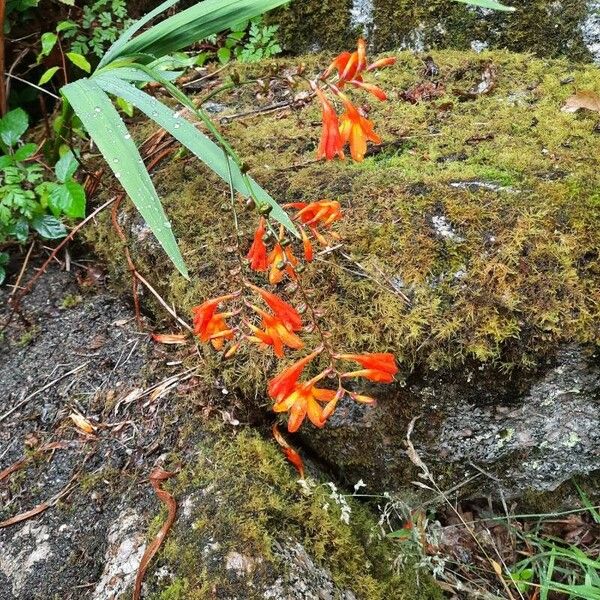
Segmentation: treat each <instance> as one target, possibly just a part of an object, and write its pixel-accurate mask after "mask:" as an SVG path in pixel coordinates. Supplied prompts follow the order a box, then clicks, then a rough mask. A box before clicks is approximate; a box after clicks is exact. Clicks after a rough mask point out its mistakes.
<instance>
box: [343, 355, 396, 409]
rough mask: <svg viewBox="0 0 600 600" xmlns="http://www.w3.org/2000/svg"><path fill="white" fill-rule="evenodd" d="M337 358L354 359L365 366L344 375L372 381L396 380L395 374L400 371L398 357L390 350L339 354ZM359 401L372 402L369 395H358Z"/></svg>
mask: <svg viewBox="0 0 600 600" xmlns="http://www.w3.org/2000/svg"><path fill="white" fill-rule="evenodd" d="M336 358H341V359H343V360H352V361H354V362H357V363H358V364H359V365H361V366H362V367H364V369H360V370H358V371H351V372H348V373H343V374H342V377H365V378H366V379H370V380H371V381H377V382H380V383H390V382H392V381H393V380H394V375H395V374H396V373H397V372H398V367H397V365H396V359H395V358H394V355H393V354H390V353H389V352H385V353H374V354H339V355H337V356H336ZM355 399H357V400H358V401H359V402H366V403H368V404H369V403H371V400H372V399H371V398H368V396H358V397H357V398H355Z"/></svg>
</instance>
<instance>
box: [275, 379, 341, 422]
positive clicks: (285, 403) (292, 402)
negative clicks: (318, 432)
mask: <svg viewBox="0 0 600 600" xmlns="http://www.w3.org/2000/svg"><path fill="white" fill-rule="evenodd" d="M328 374H329V369H326V370H325V371H323V372H322V373H319V374H318V375H317V376H316V377H313V378H312V379H311V380H309V381H307V382H306V383H302V384H296V385H295V387H294V389H293V390H292V392H291V393H290V394H289V395H288V396H287V397H285V398H284V399H283V400H282V401H281V402H277V403H276V404H275V405H274V406H273V411H274V412H288V411H289V413H290V414H289V418H288V431H289V432H290V433H293V432H294V431H298V429H300V426H301V425H302V422H303V421H304V419H305V417H308V419H309V421H310V422H311V423H312V424H313V425H314V426H315V427H323V426H324V425H325V421H326V419H325V418H324V416H323V409H322V408H321V405H320V404H319V402H326V403H329V402H331V401H332V400H333V399H334V398H335V397H336V395H337V393H338V392H337V391H336V390H326V389H321V388H317V387H315V383H317V382H318V381H320V380H321V379H323V377H326V376H327V375H328Z"/></svg>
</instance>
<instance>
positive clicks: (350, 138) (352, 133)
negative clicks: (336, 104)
mask: <svg viewBox="0 0 600 600" xmlns="http://www.w3.org/2000/svg"><path fill="white" fill-rule="evenodd" d="M339 96H340V98H341V100H342V102H343V103H344V107H345V108H346V112H344V114H343V115H342V116H341V117H340V135H341V136H342V140H343V142H344V144H345V143H346V142H349V143H350V154H351V155H352V158H353V159H354V160H355V161H357V162H360V161H362V160H363V158H364V156H365V152H366V151H367V140H371V141H372V142H375V143H376V144H380V143H381V138H380V137H379V136H378V135H377V134H376V133H375V132H374V131H373V124H372V123H371V121H369V120H368V119H366V118H365V117H363V116H362V115H361V114H360V113H359V112H358V109H357V108H356V107H355V106H354V105H353V104H352V102H350V100H349V99H348V97H347V96H345V95H344V94H342V93H341V92H340V94H339Z"/></svg>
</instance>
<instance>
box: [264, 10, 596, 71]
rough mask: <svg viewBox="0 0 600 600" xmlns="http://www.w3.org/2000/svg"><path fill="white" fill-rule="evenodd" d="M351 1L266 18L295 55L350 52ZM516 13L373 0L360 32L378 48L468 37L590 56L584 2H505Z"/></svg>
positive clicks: (451, 44)
mask: <svg viewBox="0 0 600 600" xmlns="http://www.w3.org/2000/svg"><path fill="white" fill-rule="evenodd" d="M352 4H353V3H352V2H350V1H349V0H327V1H326V2H323V1H319V0H305V1H304V2H292V3H291V4H290V5H289V6H288V7H287V8H286V9H283V10H280V11H276V12H273V13H271V14H270V15H269V17H268V18H269V19H270V20H272V21H273V22H276V23H278V24H279V25H280V32H279V36H280V39H281V41H282V42H283V45H284V47H285V49H286V50H288V51H291V52H295V53H301V52H308V51H314V49H315V48H317V49H320V50H332V51H336V52H337V51H340V50H348V49H350V48H351V47H352V46H353V45H354V43H355V41H356V37H357V36H358V35H359V31H357V30H353V27H352V23H351V19H350V10H351V8H352ZM509 4H511V5H512V6H514V7H516V8H517V9H518V10H517V11H516V12H514V13H498V12H492V11H490V12H489V13H488V14H483V12H482V11H480V10H474V9H472V8H470V7H467V6H465V5H463V4H458V3H457V2H455V1H454V0H374V1H373V14H372V20H373V22H372V23H370V24H367V26H366V31H364V32H363V33H365V34H366V35H367V37H368V38H369V41H371V42H372V43H373V45H374V48H375V50H376V51H378V52H383V51H384V50H391V49H395V48H402V47H409V48H416V49H418V48H423V49H429V48H454V49H463V50H464V49H468V48H470V46H471V42H473V41H474V40H478V41H484V42H486V43H487V44H489V46H490V47H491V48H507V49H509V50H512V51H517V52H524V51H530V52H533V53H535V54H537V55H538V56H545V57H558V56H568V57H569V58H571V59H575V60H589V59H590V53H589V50H588V49H587V48H586V46H585V44H584V41H583V38H582V33H581V23H582V22H583V20H584V19H585V17H586V16H587V14H588V11H589V10H590V9H589V8H588V2H586V0H565V1H563V2H561V3H560V5H557V3H556V2H553V1H552V0H534V1H533V2H519V0H514V1H513V2H510V3H509Z"/></svg>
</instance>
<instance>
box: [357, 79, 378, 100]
mask: <svg viewBox="0 0 600 600" xmlns="http://www.w3.org/2000/svg"><path fill="white" fill-rule="evenodd" d="M350 83H351V84H352V85H354V86H356V87H358V88H362V89H363V90H365V92H369V94H372V95H373V96H375V98H377V99H378V100H381V101H384V100H387V94H386V93H385V92H384V91H383V90H382V89H381V88H378V87H377V86H376V85H373V84H372V83H365V82H364V81H357V80H356V79H354V80H352V81H351V82H350Z"/></svg>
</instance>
